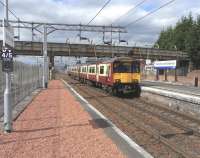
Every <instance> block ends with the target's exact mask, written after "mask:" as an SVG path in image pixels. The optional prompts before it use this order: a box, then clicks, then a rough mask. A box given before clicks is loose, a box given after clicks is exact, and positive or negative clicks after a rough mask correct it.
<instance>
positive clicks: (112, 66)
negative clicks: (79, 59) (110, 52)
mask: <svg viewBox="0 0 200 158" xmlns="http://www.w3.org/2000/svg"><path fill="white" fill-rule="evenodd" d="M69 71H70V72H69V74H71V75H72V76H73V77H74V78H78V79H79V80H80V81H82V82H85V83H86V82H87V83H88V82H90V83H92V84H93V85H96V86H98V87H101V88H103V89H106V90H108V91H112V92H114V93H120V94H123V93H126V92H132V93H134V94H135V95H136V96H139V95H140V93H141V88H140V63H139V61H136V60H131V59H129V58H128V59H123V60H120V59H117V60H111V61H106V62H100V63H96V64H83V65H78V66H74V67H73V68H71V69H70V70H69Z"/></svg>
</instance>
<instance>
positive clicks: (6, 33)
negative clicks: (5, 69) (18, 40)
mask: <svg viewBox="0 0 200 158" xmlns="http://www.w3.org/2000/svg"><path fill="white" fill-rule="evenodd" d="M3 26H4V27H3V42H4V44H5V45H8V46H10V47H12V48H14V29H13V27H12V26H11V25H10V24H9V23H7V24H6V23H5V20H3Z"/></svg>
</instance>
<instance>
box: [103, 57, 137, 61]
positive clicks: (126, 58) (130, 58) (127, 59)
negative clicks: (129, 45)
mask: <svg viewBox="0 0 200 158" xmlns="http://www.w3.org/2000/svg"><path fill="white" fill-rule="evenodd" d="M115 61H126V62H131V61H139V60H137V59H134V58H132V57H115V58H112V59H110V60H107V61H104V62H115Z"/></svg>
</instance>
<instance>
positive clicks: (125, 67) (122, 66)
mask: <svg viewBox="0 0 200 158" xmlns="http://www.w3.org/2000/svg"><path fill="white" fill-rule="evenodd" d="M113 72H114V73H139V72H140V65H139V63H138V62H119V61H118V62H115V63H114V64H113Z"/></svg>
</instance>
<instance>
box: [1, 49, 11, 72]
mask: <svg viewBox="0 0 200 158" xmlns="http://www.w3.org/2000/svg"><path fill="white" fill-rule="evenodd" d="M1 60H2V71H3V72H13V50H12V49H9V48H6V47H4V48H3V49H2V52H1Z"/></svg>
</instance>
